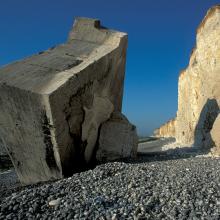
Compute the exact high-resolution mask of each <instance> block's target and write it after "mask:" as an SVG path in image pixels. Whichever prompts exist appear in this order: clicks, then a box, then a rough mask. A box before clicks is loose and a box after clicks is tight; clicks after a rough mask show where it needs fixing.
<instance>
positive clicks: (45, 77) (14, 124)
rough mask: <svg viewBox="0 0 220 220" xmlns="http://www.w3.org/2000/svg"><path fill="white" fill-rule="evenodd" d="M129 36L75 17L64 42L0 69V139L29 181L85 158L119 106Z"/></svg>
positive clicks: (68, 170) (59, 173) (53, 175)
mask: <svg viewBox="0 0 220 220" xmlns="http://www.w3.org/2000/svg"><path fill="white" fill-rule="evenodd" d="M126 48H127V34H125V33H121V32H117V31H113V30H109V29H106V28H103V27H102V26H101V25H100V22H99V21H98V20H96V19H88V18H77V19H76V21H75V23H74V26H73V29H72V30H71V32H70V34H69V39H68V41H67V42H66V43H64V44H62V45H59V46H56V47H53V48H50V49H48V50H47V51H44V52H40V53H39V54H38V55H33V56H31V57H28V58H26V59H23V60H21V61H18V62H14V63H12V64H9V65H6V66H4V67H2V68H1V69H0V94H1V95H0V137H1V140H2V142H3V145H4V147H6V149H7V151H8V153H9V155H10V157H11V160H12V162H13V165H14V167H15V169H16V172H17V174H18V177H19V179H20V181H21V182H22V183H23V184H31V183H36V182H40V181H48V180H51V179H59V178H62V177H64V176H69V175H71V174H72V173H73V172H75V171H78V170H80V169H81V168H82V167H83V166H85V165H86V164H87V163H89V162H90V161H91V159H92V157H93V155H94V151H95V145H96V143H97V137H98V130H99V127H100V125H101V123H103V122H105V121H106V120H108V118H109V117H110V115H111V113H112V112H113V111H114V110H116V111H121V103H122V95H123V82H124V72H125V60H126Z"/></svg>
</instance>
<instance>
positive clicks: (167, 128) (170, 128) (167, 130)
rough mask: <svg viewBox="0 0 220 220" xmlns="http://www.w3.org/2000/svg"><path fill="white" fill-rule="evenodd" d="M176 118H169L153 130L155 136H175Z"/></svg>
mask: <svg viewBox="0 0 220 220" xmlns="http://www.w3.org/2000/svg"><path fill="white" fill-rule="evenodd" d="M175 126H176V119H171V120H170V121H168V122H167V123H166V124H164V125H162V126H161V127H160V128H158V129H156V130H155V131H154V136H156V137H175V134H176V129H175Z"/></svg>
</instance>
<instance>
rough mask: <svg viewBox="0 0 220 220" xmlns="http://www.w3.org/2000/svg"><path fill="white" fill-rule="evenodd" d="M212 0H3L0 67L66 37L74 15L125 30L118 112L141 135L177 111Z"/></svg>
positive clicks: (0, 19) (213, 3) (1, 9)
mask: <svg viewBox="0 0 220 220" xmlns="http://www.w3.org/2000/svg"><path fill="white" fill-rule="evenodd" d="M218 3H219V2H218V1H215V0H199V1H192V0H182V1H180V0H166V1H165V0H136V1H130V0H108V1H107V0H106V1H104V0H87V1H86V0H2V1H1V4H0V28H1V34H0V65H4V64H7V63H10V62H12V61H15V60H17V59H21V58H24V57H26V56H29V55H31V54H33V53H36V52H39V51H42V50H45V49H47V48H49V47H51V46H53V45H56V44H59V43H62V42H64V41H65V40H66V38H67V34H68V32H69V31H70V28H71V26H72V23H73V18H74V17H76V16H83V17H92V18H99V19H100V20H101V22H102V24H103V25H104V26H106V27H110V28H113V29H116V30H121V31H125V32H127V33H128V34H129V47H128V55H127V67H126V80H125V89H124V99H123V112H124V113H125V114H126V115H127V117H128V118H129V119H130V121H131V122H133V123H134V124H135V125H136V126H137V128H138V133H139V134H140V135H149V134H151V133H152V131H153V130H154V129H155V128H156V127H158V126H159V125H160V124H162V123H164V122H166V121H167V120H168V119H170V118H172V117H174V116H175V114H176V110H177V80H178V75H179V72H180V70H181V69H183V68H185V67H186V66H187V64H188V60H189V55H190V52H191V50H192V47H193V46H194V44H195V31H196V28H197V26H198V25H199V23H200V22H201V20H202V18H203V17H204V15H205V14H206V11H207V10H208V8H209V7H211V6H213V5H215V4H218Z"/></svg>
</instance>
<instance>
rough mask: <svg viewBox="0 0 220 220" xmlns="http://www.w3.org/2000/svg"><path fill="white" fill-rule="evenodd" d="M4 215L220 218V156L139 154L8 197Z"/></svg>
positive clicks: (0, 210) (1, 207)
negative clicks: (124, 160)
mask: <svg viewBox="0 0 220 220" xmlns="http://www.w3.org/2000/svg"><path fill="white" fill-rule="evenodd" d="M0 219H22V220H23V219H110V220H116V219H193V220H197V219H198V220H199V219H213V220H214V219H216V220H217V219H220V159H217V158H216V159H214V158H210V157H189V158H185V159H184V158H180V157H179V156H178V155H176V156H168V155H163V154H161V155H157V156H139V158H138V159H137V160H136V161H133V162H131V161H130V162H129V161H127V162H126V163H125V162H114V163H107V164H103V165H99V166H97V167H96V168H95V169H94V170H89V171H86V172H82V173H79V174H75V175H73V176H72V177H71V178H68V179H64V180H60V181H57V182H54V183H51V184H45V185H41V186H38V187H36V186H35V187H29V188H28V189H25V190H23V191H20V192H17V193H13V194H12V195H11V196H9V197H6V198H4V199H3V200H2V203H1V205H0Z"/></svg>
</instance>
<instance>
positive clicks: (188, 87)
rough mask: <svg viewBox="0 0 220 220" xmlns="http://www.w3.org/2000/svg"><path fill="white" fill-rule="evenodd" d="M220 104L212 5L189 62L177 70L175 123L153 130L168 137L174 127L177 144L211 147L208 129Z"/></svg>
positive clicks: (217, 18)
mask: <svg viewBox="0 0 220 220" xmlns="http://www.w3.org/2000/svg"><path fill="white" fill-rule="evenodd" d="M219 104H220V5H218V6H215V7H213V8H211V9H210V10H209V11H208V13H207V15H206V16H205V18H204V19H203V21H202V22H201V24H200V26H199V27H198V29H197V36H196V46H195V48H194V49H193V51H192V54H191V57H190V61H189V65H188V67H187V68H186V69H185V70H183V71H182V72H181V73H180V76H179V83H178V111H177V117H176V122H175V123H171V122H168V123H167V124H165V125H163V126H162V127H161V128H159V129H158V130H156V131H155V133H156V135H158V136H164V137H167V136H171V134H172V132H171V131H174V130H175V137H176V140H177V142H179V143H180V144H183V145H191V144H194V146H200V147H212V146H214V142H213V140H214V139H213V138H212V137H211V134H210V131H211V129H212V127H213V124H214V122H215V120H216V117H217V115H218V112H219ZM172 126H174V127H175V128H174V127H172ZM215 133H216V132H215Z"/></svg>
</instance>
